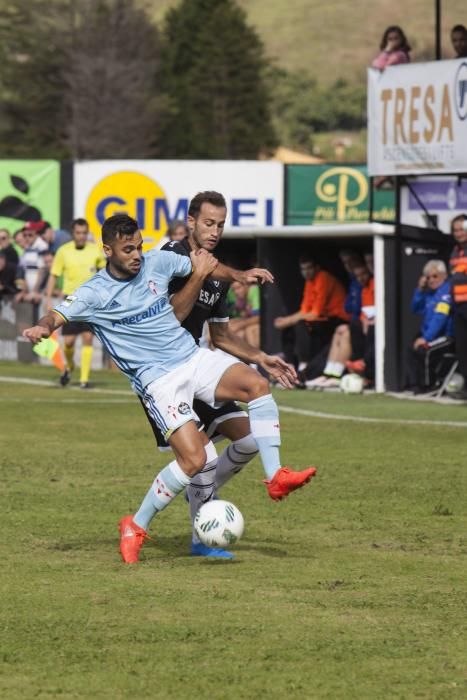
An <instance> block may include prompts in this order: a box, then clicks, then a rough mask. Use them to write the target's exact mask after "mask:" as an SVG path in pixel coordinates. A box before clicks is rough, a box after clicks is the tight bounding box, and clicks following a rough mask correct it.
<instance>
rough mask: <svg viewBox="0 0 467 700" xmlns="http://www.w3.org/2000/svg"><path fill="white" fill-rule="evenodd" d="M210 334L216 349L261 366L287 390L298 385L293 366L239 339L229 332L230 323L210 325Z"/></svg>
mask: <svg viewBox="0 0 467 700" xmlns="http://www.w3.org/2000/svg"><path fill="white" fill-rule="evenodd" d="M209 332H210V334H211V342H212V344H213V345H214V346H215V347H216V348H220V350H224V352H228V353H229V354H230V355H234V356H235V357H238V358H239V359H240V360H243V361H244V362H248V363H253V364H256V365H260V366H261V367H262V368H263V369H264V370H265V371H266V372H267V373H268V374H269V375H270V377H271V378H272V379H273V380H274V381H276V382H279V383H280V384H281V385H282V386H283V387H285V388H286V389H292V388H293V387H294V386H295V385H296V384H297V382H298V378H297V373H296V372H295V369H294V368H293V367H292V365H289V364H287V362H284V360H282V359H281V358H280V357H276V356H275V355H267V354H266V353H265V352H263V351H262V350H259V348H255V347H254V346H253V345H250V343H247V341H246V340H243V338H239V337H238V336H237V335H235V334H234V333H232V332H231V331H230V330H229V324H228V323H210V324H209Z"/></svg>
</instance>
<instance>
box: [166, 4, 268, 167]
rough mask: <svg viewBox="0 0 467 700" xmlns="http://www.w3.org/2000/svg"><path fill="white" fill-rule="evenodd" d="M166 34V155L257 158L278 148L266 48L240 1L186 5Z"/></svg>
mask: <svg viewBox="0 0 467 700" xmlns="http://www.w3.org/2000/svg"><path fill="white" fill-rule="evenodd" d="M164 34H165V45H164V51H163V56H162V67H163V76H164V88H165V91H166V93H167V95H168V97H169V100H170V114H169V118H168V119H167V120H166V122H165V125H164V128H163V131H162V140H161V146H162V148H163V153H164V155H165V156H166V157H182V158H256V157H257V155H258V154H259V153H260V152H261V151H266V150H268V149H270V148H271V147H273V146H274V145H275V143H276V139H275V134H274V130H273V128H272V124H271V118H270V111H269V97H268V92H267V88H266V85H265V81H264V79H263V75H264V71H265V67H266V61H265V59H264V56H263V47H262V44H261V41H260V39H259V37H258V36H257V34H256V33H255V31H254V30H253V29H251V28H250V27H248V26H247V24H246V19H245V13H244V12H243V10H242V9H241V8H240V7H239V6H238V5H237V4H236V2H235V0H182V2H181V3H180V5H179V6H178V7H177V8H175V9H172V10H169V12H168V13H167V15H166V21H165V32H164Z"/></svg>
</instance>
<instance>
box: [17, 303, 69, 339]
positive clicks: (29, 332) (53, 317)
mask: <svg viewBox="0 0 467 700" xmlns="http://www.w3.org/2000/svg"><path fill="white" fill-rule="evenodd" d="M64 323H65V319H64V318H62V317H61V316H59V315H58V314H56V313H55V311H49V312H48V313H46V315H45V316H42V318H40V319H39V321H38V322H37V325H36V326H32V328H26V330H24V331H23V336H24V337H25V338H27V339H28V340H30V341H31V343H33V344H35V343H39V342H40V341H41V340H42V338H48V337H49V335H52V333H53V332H54V331H55V330H57V328H60V326H63V324H64Z"/></svg>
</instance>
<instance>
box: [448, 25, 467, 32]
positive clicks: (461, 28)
mask: <svg viewBox="0 0 467 700" xmlns="http://www.w3.org/2000/svg"><path fill="white" fill-rule="evenodd" d="M454 32H462V34H467V28H466V27H464V25H463V24H455V25H454V27H453V28H452V29H451V34H454Z"/></svg>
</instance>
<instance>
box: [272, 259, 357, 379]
mask: <svg viewBox="0 0 467 700" xmlns="http://www.w3.org/2000/svg"><path fill="white" fill-rule="evenodd" d="M299 264H300V272H301V274H302V276H303V278H304V279H305V287H304V290H303V297H302V303H301V306H300V309H299V310H298V311H295V312H294V313H293V314H290V315H289V316H279V317H278V318H276V319H275V321H274V326H275V328H277V329H279V330H284V329H286V328H291V327H294V330H295V354H296V357H297V359H298V369H299V371H301V370H304V369H305V368H306V366H307V364H308V363H309V362H310V360H312V358H313V357H316V356H317V355H318V354H319V352H320V351H321V350H322V349H323V348H324V347H325V346H326V345H327V344H328V343H330V342H331V339H332V336H333V333H334V331H335V329H336V328H337V326H339V325H340V324H341V323H343V322H344V321H348V320H349V315H348V314H347V313H346V311H345V309H344V303H345V297H346V291H345V287H344V285H343V284H342V283H341V282H339V280H337V279H336V278H335V277H334V275H331V273H330V272H327V271H326V270H322V269H321V267H320V266H319V265H318V264H317V263H316V261H315V260H314V259H313V258H311V257H310V256H307V255H305V256H302V257H301V258H300V260H299Z"/></svg>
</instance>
